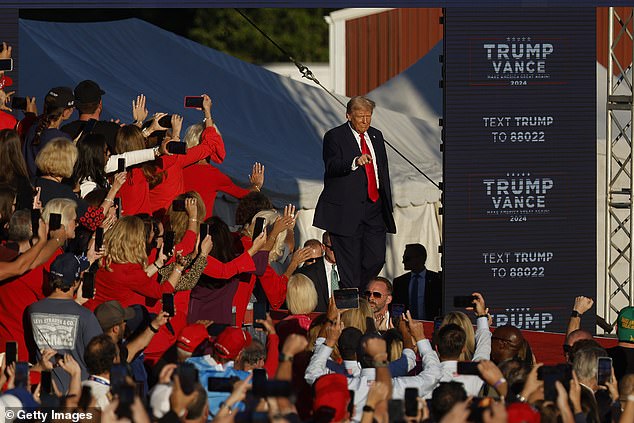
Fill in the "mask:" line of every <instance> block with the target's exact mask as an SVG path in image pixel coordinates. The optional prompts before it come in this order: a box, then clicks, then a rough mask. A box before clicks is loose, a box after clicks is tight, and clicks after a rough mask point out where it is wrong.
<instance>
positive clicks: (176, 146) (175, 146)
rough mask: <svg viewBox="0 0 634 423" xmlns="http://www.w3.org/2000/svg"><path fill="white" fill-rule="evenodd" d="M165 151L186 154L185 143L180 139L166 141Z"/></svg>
mask: <svg viewBox="0 0 634 423" xmlns="http://www.w3.org/2000/svg"><path fill="white" fill-rule="evenodd" d="M166 148H167V152H168V153H172V154H187V144H185V143H184V142H182V141H171V142H168V143H167V147H166Z"/></svg>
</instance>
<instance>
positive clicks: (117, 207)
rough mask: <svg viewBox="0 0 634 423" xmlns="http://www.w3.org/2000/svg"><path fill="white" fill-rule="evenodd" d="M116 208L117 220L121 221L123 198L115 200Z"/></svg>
mask: <svg viewBox="0 0 634 423" xmlns="http://www.w3.org/2000/svg"><path fill="white" fill-rule="evenodd" d="M114 206H115V208H116V213H117V219H121V212H122V210H121V197H115V198H114Z"/></svg>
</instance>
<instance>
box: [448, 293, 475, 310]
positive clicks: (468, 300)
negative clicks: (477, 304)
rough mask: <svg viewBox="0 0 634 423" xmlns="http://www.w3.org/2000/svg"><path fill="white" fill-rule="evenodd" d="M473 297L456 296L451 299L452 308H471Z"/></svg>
mask: <svg viewBox="0 0 634 423" xmlns="http://www.w3.org/2000/svg"><path fill="white" fill-rule="evenodd" d="M475 299H476V297H475V296H474V295H458V296H455V297H453V306H454V307H458V308H466V307H473V302H474V301H475Z"/></svg>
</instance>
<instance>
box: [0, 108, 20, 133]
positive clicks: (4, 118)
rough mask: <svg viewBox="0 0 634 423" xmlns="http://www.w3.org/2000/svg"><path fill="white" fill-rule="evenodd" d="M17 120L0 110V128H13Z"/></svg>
mask: <svg viewBox="0 0 634 423" xmlns="http://www.w3.org/2000/svg"><path fill="white" fill-rule="evenodd" d="M17 124H18V120H17V119H16V118H14V117H13V115H10V114H8V113H6V112H3V111H1V110H0V129H15V126H16V125H17Z"/></svg>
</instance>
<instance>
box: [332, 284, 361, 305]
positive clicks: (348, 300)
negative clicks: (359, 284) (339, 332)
mask: <svg viewBox="0 0 634 423" xmlns="http://www.w3.org/2000/svg"><path fill="white" fill-rule="evenodd" d="M332 295H333V297H334V298H335V305H336V306H337V308H338V309H347V308H359V289H358V288H346V289H336V290H334V291H333V292H332Z"/></svg>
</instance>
